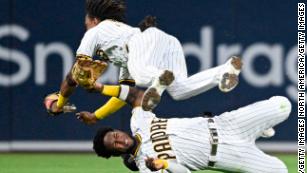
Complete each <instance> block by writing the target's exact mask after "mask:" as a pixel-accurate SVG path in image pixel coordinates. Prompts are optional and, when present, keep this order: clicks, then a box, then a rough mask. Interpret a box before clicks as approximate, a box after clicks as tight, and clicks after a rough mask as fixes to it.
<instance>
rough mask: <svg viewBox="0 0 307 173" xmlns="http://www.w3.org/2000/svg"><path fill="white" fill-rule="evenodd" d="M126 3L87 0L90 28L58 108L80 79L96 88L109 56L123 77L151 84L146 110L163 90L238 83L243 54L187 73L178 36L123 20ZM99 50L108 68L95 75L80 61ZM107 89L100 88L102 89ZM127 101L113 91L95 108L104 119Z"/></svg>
mask: <svg viewBox="0 0 307 173" xmlns="http://www.w3.org/2000/svg"><path fill="white" fill-rule="evenodd" d="M125 8H126V7H125V4H124V1H123V0H86V12H87V14H86V20H85V24H86V26H87V29H88V31H87V32H86V33H85V35H84V37H83V38H82V41H81V43H80V46H79V48H78V50H77V62H76V64H75V65H74V67H73V68H72V70H71V73H70V74H68V76H67V78H66V80H65V81H64V82H63V83H62V86H61V91H60V97H59V100H58V102H57V107H58V110H59V111H61V109H62V108H63V106H64V105H65V103H66V102H67V100H68V97H69V96H70V95H71V93H72V92H73V90H74V88H75V87H76V86H77V85H81V86H83V87H84V88H87V89H92V88H93V84H94V82H93V81H95V80H97V77H98V76H99V75H98V74H99V73H100V74H101V73H102V72H103V71H104V69H105V68H106V67H107V62H110V63H113V64H115V65H117V66H118V67H119V68H120V76H119V80H120V83H126V84H127V83H134V82H135V84H136V85H137V86H143V87H148V89H147V91H146V92H145V94H144V97H143V99H142V107H143V109H144V110H152V109H153V108H154V107H155V106H156V105H157V103H158V102H159V101H160V96H161V95H162V93H163V92H164V90H167V91H168V92H169V94H170V95H171V96H172V97H173V98H174V99H175V100H180V99H187V98H189V97H192V96H195V95H198V94H200V93H202V92H205V91H207V90H209V89H211V88H213V87H215V86H217V85H218V86H219V89H220V90H221V91H223V92H228V91H230V90H232V89H233V88H234V87H235V86H236V85H237V84H238V75H239V73H240V70H241V67H242V63H241V60H240V58H238V57H236V56H233V57H231V58H230V59H229V60H228V61H227V62H226V63H225V64H223V65H220V66H218V67H215V68H212V69H209V70H206V71H202V72H200V73H197V74H195V75H193V76H190V77H188V75H187V67H186V62H185V57H184V53H183V50H182V47H181V44H180V42H179V41H178V40H177V39H176V38H175V37H173V36H171V35H169V34H167V33H165V32H163V31H161V30H160V29H158V28H156V27H149V28H147V29H146V30H144V31H143V32H141V30H140V29H139V28H136V27H131V26H129V25H127V24H125V23H123V21H124V15H125ZM96 55H98V56H99V57H101V59H102V61H101V62H100V63H99V62H96V63H94V66H95V67H103V68H104V69H103V70H101V69H100V68H98V69H100V70H98V72H97V73H96V72H95V73H94V74H95V75H92V73H93V72H92V71H93V70H91V67H88V66H86V65H84V64H89V63H88V62H87V63H82V62H83V61H93V57H94V56H96ZM96 61H97V60H96ZM80 64H83V65H80ZM84 66H85V67H84ZM96 69H97V68H96ZM94 71H95V70H94ZM87 79H90V80H89V81H87ZM109 90H116V88H114V89H112V88H110V89H109ZM109 90H108V91H101V92H102V93H103V94H104V92H109ZM111 92H112V91H111ZM152 96H154V97H152ZM153 98H154V99H153ZM123 105H124V102H122V101H120V100H118V99H116V98H115V97H113V98H111V99H110V100H109V101H108V102H107V103H106V104H105V105H104V106H102V107H101V108H99V109H98V110H96V111H95V116H96V118H97V120H98V119H102V118H104V117H106V116H107V115H109V114H111V113H113V112H115V111H116V110H118V109H120V108H121V107H122V106H123Z"/></svg>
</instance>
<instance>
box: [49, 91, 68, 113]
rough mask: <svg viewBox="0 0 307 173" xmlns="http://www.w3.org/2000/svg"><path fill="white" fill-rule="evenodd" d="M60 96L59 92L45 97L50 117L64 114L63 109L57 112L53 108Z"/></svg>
mask: <svg viewBox="0 0 307 173" xmlns="http://www.w3.org/2000/svg"><path fill="white" fill-rule="evenodd" d="M59 95H60V94H59V92H55V93H51V94H49V95H47V96H46V97H45V99H44V105H45V108H46V110H47V113H48V114H49V115H52V116H55V115H58V114H61V113H63V110H62V109H61V110H57V111H55V109H54V108H53V106H54V104H56V103H57V101H58V99H59Z"/></svg>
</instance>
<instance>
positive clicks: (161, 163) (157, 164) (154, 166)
mask: <svg viewBox="0 0 307 173" xmlns="http://www.w3.org/2000/svg"><path fill="white" fill-rule="evenodd" d="M165 162H166V160H162V159H154V158H152V157H148V158H147V159H145V163H146V166H147V168H148V169H150V170H151V171H159V170H160V169H164V168H165Z"/></svg>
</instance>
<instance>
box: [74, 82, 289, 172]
mask: <svg viewBox="0 0 307 173" xmlns="http://www.w3.org/2000/svg"><path fill="white" fill-rule="evenodd" d="M142 94H143V92H139V91H135V89H133V88H130V91H128V90H126V91H124V90H123V92H121V94H120V96H119V98H120V99H122V100H125V101H127V102H128V103H130V104H131V105H132V106H133V108H134V109H133V110H132V117H131V130H132V134H133V136H131V135H129V134H127V133H125V132H122V131H119V130H115V129H112V128H101V129H100V130H99V131H98V132H97V134H96V136H95V138H94V141H93V142H94V150H95V152H96V153H97V155H98V156H101V157H104V158H109V157H111V156H118V155H121V154H123V153H125V154H128V153H129V154H133V155H134V159H135V161H136V164H137V166H138V168H139V170H140V172H141V173H146V172H151V171H153V172H157V173H158V172H163V170H166V171H165V172H170V173H189V172H190V171H194V170H205V169H213V170H223V171H230V172H244V173H259V172H261V173H287V172H288V171H287V168H286V166H285V164H284V163H283V162H282V161H281V160H279V159H278V158H276V157H273V156H270V155H267V154H265V153H263V152H262V151H261V150H260V149H258V148H257V146H256V145H255V140H256V139H257V138H258V137H259V136H260V135H261V133H262V131H263V130H265V129H268V128H270V127H273V126H275V125H277V124H279V123H281V122H283V121H285V120H286V119H287V118H288V116H289V114H290V112H291V103H290V101H289V100H288V99H287V98H285V97H282V96H274V97H271V98H270V99H268V100H264V101H260V102H256V103H254V104H251V105H248V106H245V107H242V108H240V109H237V110H234V111H231V112H225V113H223V114H221V115H219V116H215V117H214V118H204V117H197V118H170V119H163V118H158V117H157V116H156V115H155V114H154V113H152V112H150V111H144V110H143V109H142V108H141V107H140V106H141V100H142ZM84 115H85V113H80V114H79V116H80V117H81V119H82V118H84ZM80 117H79V118H80Z"/></svg>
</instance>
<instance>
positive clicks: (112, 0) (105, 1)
mask: <svg viewBox="0 0 307 173" xmlns="http://www.w3.org/2000/svg"><path fill="white" fill-rule="evenodd" d="M85 6H86V9H85V10H86V13H87V15H88V16H89V17H92V18H94V17H96V18H98V19H100V20H101V21H103V20H105V19H113V20H116V21H119V22H124V20H125V11H126V6H125V3H124V0H86V5H85Z"/></svg>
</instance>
